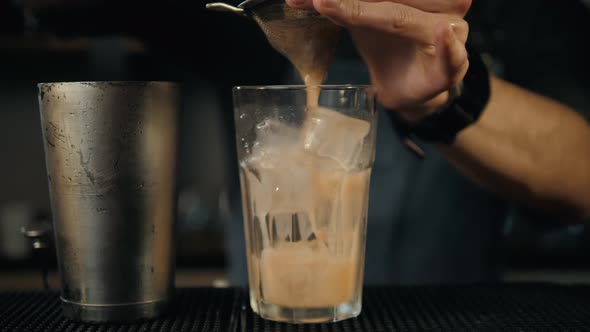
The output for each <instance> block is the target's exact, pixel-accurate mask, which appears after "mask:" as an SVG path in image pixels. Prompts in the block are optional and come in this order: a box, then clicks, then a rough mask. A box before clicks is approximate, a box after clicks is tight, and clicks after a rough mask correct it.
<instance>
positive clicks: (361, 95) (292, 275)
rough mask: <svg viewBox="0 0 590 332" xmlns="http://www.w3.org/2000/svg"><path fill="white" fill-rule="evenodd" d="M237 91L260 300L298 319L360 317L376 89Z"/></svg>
mask: <svg viewBox="0 0 590 332" xmlns="http://www.w3.org/2000/svg"><path fill="white" fill-rule="evenodd" d="M308 91H309V92H312V93H314V95H318V94H319V100H318V99H315V98H312V99H310V100H314V99H315V100H318V103H315V104H313V103H312V104H311V105H310V104H309V103H308V101H307V100H308V99H307V98H306V97H307V92H308ZM233 96H234V107H235V123H236V138H237V148H238V159H239V163H240V180H241V189H242V206H243V211H244V225H245V236H246V246H247V248H246V255H247V259H248V277H249V289H250V305H251V307H252V309H253V310H254V311H255V312H256V313H258V314H259V315H260V316H262V317H263V318H267V319H271V320H276V321H286V322H292V323H317V322H330V321H338V320H342V319H346V318H350V317H355V316H357V315H358V314H359V313H360V311H361V297H362V280H363V268H364V255H365V235H366V222H367V203H368V194H369V178H370V175H371V167H372V164H373V160H374V154H375V133H376V121H377V116H376V111H375V100H374V96H373V93H372V92H371V89H370V88H369V87H367V86H350V85H346V86H317V87H312V88H308V89H306V88H305V87H304V86H264V87H253V86H247V87H235V88H234V91H233Z"/></svg>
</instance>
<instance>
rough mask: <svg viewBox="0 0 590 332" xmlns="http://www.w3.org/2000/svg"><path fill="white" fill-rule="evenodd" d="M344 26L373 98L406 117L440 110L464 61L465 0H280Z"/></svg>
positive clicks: (459, 77) (467, 1) (461, 74)
mask: <svg viewBox="0 0 590 332" xmlns="http://www.w3.org/2000/svg"><path fill="white" fill-rule="evenodd" d="M286 1H287V4H288V5H289V6H291V7H294V8H302V9H303V8H305V9H315V10H317V11H318V12H319V13H321V14H322V15H324V16H327V17H328V18H330V19H331V20H332V21H334V22H335V23H337V24H339V25H341V26H343V27H345V28H347V29H348V30H349V31H350V33H351V35H352V37H353V40H354V42H355V45H356V47H357V49H358V51H359V53H360V55H361V56H362V57H363V59H364V61H365V62H366V63H367V65H368V67H369V71H370V75H371V80H372V83H373V84H374V85H375V86H376V88H377V99H378V100H379V102H380V103H381V104H383V106H385V107H386V108H389V109H393V110H396V111H398V112H399V113H400V114H401V115H402V116H403V117H405V118H406V119H408V120H410V121H411V120H418V119H420V118H421V117H423V116H425V115H427V114H430V113H432V112H436V111H437V110H440V109H442V108H443V107H444V106H445V105H446V103H447V102H448V99H449V91H450V90H451V89H452V88H453V87H454V86H456V85H457V84H459V83H460V82H461V80H462V79H463V77H464V76H465V72H466V71H467V68H468V66H469V62H468V60H467V52H466V50H465V42H466V40H467V35H468V31H469V26H468V24H467V22H465V21H464V20H463V17H464V16H465V13H466V12H467V10H468V9H469V7H470V6H471V0H385V1H383V2H377V1H378V0H367V1H363V0H286Z"/></svg>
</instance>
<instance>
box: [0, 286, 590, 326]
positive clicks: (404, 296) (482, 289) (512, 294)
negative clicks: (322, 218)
mask: <svg viewBox="0 0 590 332" xmlns="http://www.w3.org/2000/svg"><path fill="white" fill-rule="evenodd" d="M363 299H364V301H363V312H362V314H361V315H360V316H359V317H357V318H354V319H349V320H345V321H342V322H338V323H332V324H314V325H291V324H284V323H275V322H270V321H265V320H263V319H261V318H259V317H258V316H256V315H255V314H254V313H253V312H252V311H251V310H250V308H249V304H248V298H247V296H246V295H245V292H243V291H241V290H238V289H232V288H229V289H199V288H197V289H179V290H177V292H176V298H175V300H174V301H173V303H172V305H171V307H170V310H169V311H168V313H167V314H166V315H164V316H163V317H161V318H159V319H157V320H153V321H149V322H144V323H138V324H131V325H90V324H80V323H76V322H72V321H68V320H67V319H65V318H64V317H63V316H62V314H61V310H60V304H59V294H58V293H57V292H55V291H50V292H48V291H26V292H19V291H15V292H0V331H1V332H7V331H11V332H12V331H32V332H33V331H43V332H45V331H67V332H86V331H88V332H90V331H92V332H94V331H96V332H127V331H129V332H130V331H137V332H139V331H150V332H152V331H153V332H164V331H166V332H167V331H181V332H184V331H191V332H192V331H196V332H200V331H214V332H215V331H232V332H233V331H256V332H258V331H261V332H262V331H264V332H266V331H268V332H282V331H285V332H306V331H310V332H311V331H317V332H340V331H343V332H349V331H508V332H510V331H590V286H559V285H554V284H502V285H470V286H429V287H369V288H367V289H365V291H364V297H363Z"/></svg>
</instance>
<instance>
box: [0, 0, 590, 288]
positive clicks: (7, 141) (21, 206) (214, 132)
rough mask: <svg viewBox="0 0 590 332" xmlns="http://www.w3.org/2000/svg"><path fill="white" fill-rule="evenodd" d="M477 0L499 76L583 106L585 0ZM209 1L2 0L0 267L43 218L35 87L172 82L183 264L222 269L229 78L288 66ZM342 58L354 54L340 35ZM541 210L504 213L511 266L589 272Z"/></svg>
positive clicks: (248, 79)
mask: <svg viewBox="0 0 590 332" xmlns="http://www.w3.org/2000/svg"><path fill="white" fill-rule="evenodd" d="M474 2H475V3H474V4H473V7H472V10H471V11H470V13H469V16H468V20H469V21H470V25H471V34H470V38H471V41H472V42H473V43H474V44H475V45H476V46H477V47H479V48H480V49H481V50H482V51H484V53H485V56H486V57H487V60H488V61H489V63H490V64H491V65H492V68H493V70H494V71H495V72H496V73H497V74H498V75H500V76H502V77H504V78H506V79H508V80H510V81H512V82H515V83H517V84H521V85H523V86H525V87H527V88H529V89H532V90H534V91H538V92H541V93H543V94H546V95H549V96H551V97H554V98H557V99H559V100H561V101H564V102H566V103H568V104H570V105H572V106H573V107H575V108H576V109H579V110H580V111H581V112H582V113H584V112H588V110H589V109H590V106H589V105H590V99H589V91H590V86H589V79H588V74H589V73H590V67H589V63H588V61H587V60H588V59H590V57H589V54H588V52H587V51H586V47H585V46H586V45H585V44H586V43H587V41H588V38H589V36H590V33H589V32H590V28H589V26H588V24H589V23H588V22H589V20H588V18H589V17H590V14H589V13H590V10H589V9H588V6H587V5H585V4H584V3H583V1H579V0H564V1H559V2H556V1H548V0H543V1H516V2H514V1H492V0H490V1H484V0H475V1H474ZM205 3H206V2H204V1H201V0H193V1H115V0H109V1H93V0H13V1H7V0H0V274H1V273H2V272H7V273H8V272H10V273H18V272H19V271H29V270H31V269H34V268H36V267H37V266H38V263H39V262H38V261H36V260H34V259H33V256H32V255H31V252H30V250H29V249H28V242H27V241H26V240H25V239H24V237H22V236H21V235H20V227H21V226H24V225H26V224H28V223H29V222H30V221H31V220H33V219H35V218H37V219H47V218H49V216H50V207H49V198H48V190H47V183H46V178H45V163H44V156H43V145H42V141H41V129H40V126H39V114H38V106H37V89H36V84H37V83H39V82H53V81H95V80H171V81H177V82H179V83H180V84H181V88H182V101H183V103H182V105H183V106H182V112H181V133H180V135H181V141H180V160H179V165H180V166H179V172H178V181H179V188H178V189H179V204H178V207H179V214H178V223H177V225H178V227H179V229H180V232H179V234H180V235H179V238H178V242H177V246H178V266H179V268H180V269H182V268H186V269H196V270H197V271H205V270H207V271H211V270H213V271H218V272H219V273H220V275H223V271H224V267H225V262H226V260H225V257H224V229H225V225H226V224H227V222H228V220H229V218H230V217H231V214H232V213H233V211H231V208H230V206H231V204H230V202H229V201H230V198H231V197H232V194H233V193H234V192H235V190H237V189H238V182H237V168H236V160H235V153H234V149H235V148H234V141H233V136H232V133H233V117H232V104H231V102H232V99H231V87H232V86H234V85H244V84H248V85H252V84H277V83H280V82H282V81H283V80H284V78H285V77H286V76H288V75H289V73H290V72H291V68H290V67H289V65H288V63H287V62H286V61H285V59H284V58H282V57H281V56H280V55H278V54H277V53H276V52H275V51H274V50H272V49H271V47H270V46H269V45H268V44H267V42H266V40H265V38H264V36H263V34H262V33H261V32H260V30H259V29H258V27H257V26H256V25H255V24H254V23H253V22H251V21H249V20H247V19H245V18H240V17H238V16H232V15H231V14H225V13H216V12H206V11H205V9H204V6H205ZM234 4H235V2H234ZM338 56H339V57H341V58H346V57H350V58H354V57H355V53H354V51H353V47H352V45H351V44H350V41H349V40H348V39H347V38H344V40H343V41H342V43H341V48H340V49H339V51H338ZM342 83H346V82H342ZM585 114H586V115H587V113H585ZM589 171H590V170H589ZM515 211H516V210H515ZM536 217H537V216H535V215H532V214H530V215H529V214H523V213H516V212H515V213H513V214H512V215H511V216H510V218H509V220H507V221H506V227H505V239H506V241H505V243H504V249H503V250H504V252H503V257H504V261H505V266H506V268H507V269H506V271H507V275H509V276H513V277H514V276H515V274H510V273H512V272H514V271H532V272H531V273H529V274H521V275H519V276H521V277H522V276H523V275H525V276H532V277H539V276H540V277H542V276H543V275H545V276H549V278H551V276H554V275H563V273H562V272H564V271H570V272H571V271H575V275H576V276H581V278H586V277H585V276H586V271H587V269H588V268H590V259H588V258H589V257H588V256H589V254H588V253H590V250H588V249H590V248H588V247H589V246H590V241H589V237H590V230H589V228H588V227H584V226H575V227H567V228H564V227H559V228H556V227H551V226H547V227H544V226H542V227H539V226H533V223H531V222H530V220H531V219H535V218H536ZM369 222H370V221H369ZM48 261H49V264H50V266H55V261H54V258H53V256H52V255H50V258H48ZM511 271H512V272H511ZM527 273H528V272H527ZM519 276H516V277H515V278H518V277H519ZM589 280H590V279H589Z"/></svg>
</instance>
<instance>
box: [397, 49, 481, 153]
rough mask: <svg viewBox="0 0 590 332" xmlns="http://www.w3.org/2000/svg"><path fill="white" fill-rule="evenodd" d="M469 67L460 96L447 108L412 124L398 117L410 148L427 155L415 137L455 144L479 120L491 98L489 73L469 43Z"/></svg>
mask: <svg viewBox="0 0 590 332" xmlns="http://www.w3.org/2000/svg"><path fill="white" fill-rule="evenodd" d="M467 54H468V57H469V69H468V70H467V73H466V74H465V77H464V78H463V82H462V85H461V87H460V91H459V92H458V93H457V96H455V97H454V98H453V97H451V98H452V100H451V102H450V103H449V105H448V106H447V107H445V108H444V109H443V110H441V111H439V112H437V113H433V114H430V115H428V116H426V117H425V118H423V119H421V120H419V121H417V122H413V123H408V122H406V121H404V120H403V119H401V118H400V117H399V116H397V119H396V120H395V121H394V124H395V126H396V129H397V131H398V134H400V136H402V139H403V141H404V143H406V145H408V147H409V148H410V149H411V150H413V151H414V152H416V153H418V154H423V152H421V149H420V148H419V146H418V145H416V144H415V143H414V142H413V140H412V137H416V138H418V139H420V140H421V141H424V142H430V143H443V144H452V143H453V142H454V140H455V137H456V136H457V134H458V133H459V132H460V131H461V130H463V129H465V128H466V127H468V126H469V125H471V124H473V123H475V122H476V121H477V119H479V116H480V115H481V113H482V112H483V110H484V108H485V107H486V105H487V103H488V99H489V98H490V77H489V72H488V69H487V67H486V65H485V64H484V62H483V61H482V59H481V56H480V55H479V53H478V52H476V51H474V50H473V49H471V48H470V47H469V46H467Z"/></svg>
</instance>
